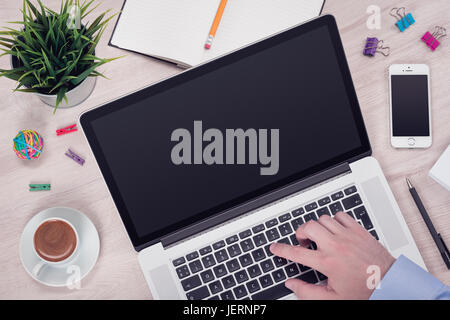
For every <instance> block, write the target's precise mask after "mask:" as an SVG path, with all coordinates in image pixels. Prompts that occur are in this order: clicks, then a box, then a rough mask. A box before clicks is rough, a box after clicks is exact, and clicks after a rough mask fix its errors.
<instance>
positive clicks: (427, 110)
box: [389, 64, 431, 148]
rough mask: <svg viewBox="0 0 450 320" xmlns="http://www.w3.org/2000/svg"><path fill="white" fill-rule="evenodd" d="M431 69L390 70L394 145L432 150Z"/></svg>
mask: <svg viewBox="0 0 450 320" xmlns="http://www.w3.org/2000/svg"><path fill="white" fill-rule="evenodd" d="M429 78H430V69H429V68H428V66H427V65H425V64H393V65H391V66H390V67H389V91H390V122H391V126H390V127H391V145H392V146H393V147H394V148H428V147H429V146H431V103H430V79H429Z"/></svg>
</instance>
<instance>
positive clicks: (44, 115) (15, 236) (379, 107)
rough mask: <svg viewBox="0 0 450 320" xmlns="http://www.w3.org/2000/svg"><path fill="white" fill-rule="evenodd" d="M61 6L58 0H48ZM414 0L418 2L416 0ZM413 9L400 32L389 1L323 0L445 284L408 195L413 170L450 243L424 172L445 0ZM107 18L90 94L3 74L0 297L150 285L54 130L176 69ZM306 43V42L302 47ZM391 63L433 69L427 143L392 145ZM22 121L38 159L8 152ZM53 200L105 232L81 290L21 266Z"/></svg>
mask: <svg viewBox="0 0 450 320" xmlns="http://www.w3.org/2000/svg"><path fill="white" fill-rule="evenodd" d="M21 3H22V2H21V1H2V2H1V3H0V25H2V26H5V25H6V22H7V21H16V20H19V19H21V14H20V12H19V9H20V8H21V6H22V4H21ZM45 3H46V4H48V5H49V6H50V7H52V8H55V9H56V8H59V3H60V0H46V1H45ZM419 3H420V4H419ZM372 4H375V5H379V6H380V7H381V9H382V11H381V16H382V20H381V23H382V25H381V30H368V29H367V27H366V19H367V17H368V15H367V14H366V9H367V7H368V6H369V5H372ZM396 4H397V5H398V6H400V5H404V6H406V7H408V10H409V11H410V12H412V13H413V15H414V17H415V19H416V24H415V25H413V26H412V27H411V28H410V29H408V30H407V31H406V32H404V33H400V32H399V31H398V30H396V27H395V26H394V25H393V22H394V20H393V18H392V17H391V16H389V15H388V12H389V10H390V5H389V4H388V1H380V0H364V1H362V0H345V1H343V0H327V1H326V4H325V7H324V13H330V14H333V15H334V16H335V17H336V19H337V22H338V26H339V28H340V32H341V36H342V40H343V43H344V46H345V50H346V53H347V58H348V61H349V64H350V69H351V72H352V76H353V81H354V83H355V86H356V91H357V94H358V98H359V102H360V104H361V108H362V112H363V115H364V119H365V122H366V126H367V130H368V132H369V136H370V140H371V143H372V147H373V151H374V156H375V157H376V158H377V159H378V161H379V162H380V164H381V166H382V168H383V170H384V173H385V175H386V177H387V179H388V181H389V183H390V186H391V188H392V190H393V192H394V195H395V197H396V198H397V201H398V203H399V205H400V208H401V209H402V212H403V214H404V216H405V219H406V221H407V223H408V226H409V228H410V229H411V232H412V234H413V236H414V239H415V241H416V243H417V245H418V247H419V250H420V252H421V254H422V256H423V258H424V260H425V263H426V265H427V267H428V269H429V271H430V272H431V273H432V274H433V275H435V276H436V277H437V278H439V279H440V280H442V281H444V282H445V283H446V284H450V271H448V270H447V268H446V267H445V265H444V263H443V261H442V259H441V256H440V255H439V253H438V250H437V249H436V246H435V244H434V242H433V240H432V238H431V236H430V234H429V232H428V230H427V228H426V226H425V224H424V222H423V221H422V218H421V216H420V214H419V212H418V211H417V209H416V207H415V205H414V202H413V200H412V198H411V196H410V195H409V192H408V190H407V187H406V184H405V180H404V178H405V176H409V177H410V178H411V179H412V181H413V183H414V184H415V185H416V187H417V189H418V191H419V193H420V195H421V196H422V198H423V201H424V203H425V206H426V207H427V209H428V211H429V214H430V216H431V218H432V220H433V222H434V224H435V226H436V227H437V229H438V231H439V232H441V233H442V235H443V238H444V239H445V241H446V242H447V243H448V244H450V193H449V192H448V191H446V190H445V189H444V188H443V187H441V186H439V185H438V184H437V183H436V182H434V181H433V180H432V179H431V178H429V177H428V175H427V174H428V171H429V170H430V168H431V167H432V165H433V163H434V162H435V161H436V160H437V159H438V157H439V155H440V154H441V153H442V152H443V151H444V149H445V148H446V147H447V145H448V144H449V143H450V129H449V122H450V107H449V106H450V95H449V94H448V89H449V87H448V84H449V82H450V74H449V72H448V71H449V67H450V59H449V47H450V40H449V39H448V38H447V39H445V40H444V41H443V42H442V45H441V47H440V48H438V49H437V50H436V51H435V52H431V51H430V50H429V49H428V48H427V47H426V46H425V45H424V44H423V43H422V42H421V41H420V37H421V36H422V35H423V34H424V33H425V31H427V30H430V29H431V28H432V27H433V26H435V25H438V24H440V25H446V26H447V28H450V25H449V20H448V12H450V2H449V1H448V0H433V1H418V0H416V1H401V0H399V1H397V3H396ZM121 5H122V0H110V1H107V2H106V3H105V4H103V5H102V6H101V8H100V9H105V8H106V9H107V8H114V9H116V10H120V8H121ZM112 29H113V23H111V24H110V26H109V28H108V30H107V32H106V33H105V35H104V36H103V39H102V40H101V43H100V44H99V47H98V49H97V53H98V55H99V56H101V57H115V56H120V55H123V54H127V57H126V58H124V59H120V60H118V61H115V62H113V63H110V64H108V65H105V66H104V67H103V68H102V70H103V71H104V73H105V74H106V75H107V76H108V77H110V78H111V80H105V79H98V82H97V86H96V88H95V91H94V92H93V94H92V96H91V97H90V98H89V99H88V100H87V101H85V102H84V103H83V104H82V105H80V106H77V107H75V108H72V109H68V110H59V111H58V112H57V113H56V115H53V114H52V109H51V108H50V107H48V106H46V105H44V104H43V103H41V102H40V100H39V99H38V98H37V97H36V96H34V95H32V94H24V93H12V92H11V91H12V90H11V89H13V87H14V83H13V82H12V81H10V80H8V79H0V96H1V101H0V124H1V125H0V230H1V232H0V252H1V255H0V299H149V298H151V295H150V292H149V290H148V288H147V285H146V283H145V280H144V277H143V275H142V272H141V270H140V268H139V265H138V261H137V255H136V252H135V251H134V249H133V247H132V246H131V243H130V241H129V240H128V237H127V234H126V232H125V229H124V227H123V226H122V223H121V220H120V217H119V215H118V213H117V211H116V209H115V207H114V205H113V202H112V200H111V198H110V196H109V194H108V191H107V188H106V185H105V183H104V182H103V179H102V178H101V175H100V171H99V170H98V169H97V167H96V165H95V164H94V159H93V156H92V154H91V153H90V152H89V148H88V146H87V144H86V142H85V140H84V137H83V136H82V134H81V133H75V134H69V135H67V136H64V137H56V135H55V130H56V129H57V128H60V127H64V126H66V125H69V124H72V123H74V122H76V121H77V118H78V115H79V114H80V113H81V112H82V111H83V110H86V109H88V108H92V107H94V106H96V105H99V104H101V103H104V102H106V101H108V100H111V99H114V98H116V97H119V96H121V95H123V94H126V93H128V92H130V91H133V90H136V89H138V88H140V87H143V86H146V85H148V84H150V83H152V82H155V81H158V80H160V79H162V78H164V77H167V76H169V75H173V74H175V73H177V72H179V71H180V69H178V68H176V67H175V66H173V65H171V64H168V63H164V62H161V61H158V60H155V59H152V58H148V57H145V56H142V55H138V54H133V53H128V52H125V51H122V50H119V49H115V48H112V47H109V46H108V45H107V42H108V39H109V36H110V34H111V32H112ZM366 36H377V37H378V38H380V39H384V40H385V41H386V43H387V44H388V45H389V46H390V47H391V55H390V56H389V57H387V58H385V57H383V56H381V55H377V56H376V57H374V58H368V57H365V56H363V55H362V53H361V52H362V48H363V46H364V41H365V37H366ZM305 50H307V48H305ZM393 63H426V64H428V65H429V66H430V69H431V84H432V88H431V93H432V99H431V101H432V114H433V119H432V120H433V145H432V147H431V148H429V149H426V150H395V149H393V148H392V147H391V146H390V143H389V111H388V110H389V107H388V66H389V65H390V64H393ZM0 68H9V57H2V58H1V59H0ZM20 129H35V130H37V131H39V133H41V134H42V135H43V136H44V138H45V145H46V147H45V152H44V153H43V155H42V157H41V159H40V160H39V161H29V162H28V161H23V160H20V159H18V158H17V157H16V156H15V155H14V152H13V151H12V139H13V137H14V136H15V135H16V134H17V131H18V130H20ZM68 147H71V148H72V149H73V150H74V151H75V152H77V153H79V154H80V155H81V156H83V157H85V158H86V164H85V165H84V167H80V166H79V165H77V164H76V163H75V162H73V161H70V160H69V159H67V158H66V156H65V155H64V152H65V151H66V150H67V148H68ZM30 182H35V183H39V182H41V183H47V182H49V183H51V184H52V191H51V192H41V193H39V192H37V193H30V192H29V191H28V184H29V183H30ZM54 206H68V207H73V208H76V209H78V210H81V211H82V212H84V213H85V214H86V215H87V216H88V217H89V218H90V219H91V220H92V221H93V222H94V224H95V226H96V227H97V229H98V231H99V234H100V239H101V251H100V257H99V260H98V262H97V265H96V266H95V268H94V269H93V270H92V271H91V273H90V274H89V275H88V276H87V277H86V278H85V279H84V280H83V281H82V283H81V289H79V290H69V289H66V288H61V289H54V288H48V287H45V286H43V285H40V284H38V283H37V282H35V281H34V280H32V279H31V278H30V277H29V275H28V274H27V273H26V272H25V270H24V268H23V267H22V265H21V262H20V259H19V239H20V236H21V233H22V230H23V228H24V227H25V224H26V223H27V221H28V220H29V219H30V218H31V217H32V216H33V215H35V214H36V213H38V212H39V211H41V210H43V209H45V208H48V207H54Z"/></svg>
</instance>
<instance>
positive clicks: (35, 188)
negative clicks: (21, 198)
mask: <svg viewBox="0 0 450 320" xmlns="http://www.w3.org/2000/svg"><path fill="white" fill-rule="evenodd" d="M29 187H30V191H50V184H30V185H29Z"/></svg>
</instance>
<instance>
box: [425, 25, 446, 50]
mask: <svg viewBox="0 0 450 320" xmlns="http://www.w3.org/2000/svg"><path fill="white" fill-rule="evenodd" d="M446 35H447V29H445V28H444V27H440V26H436V27H434V31H433V33H429V32H428V31H427V32H426V33H425V34H424V35H423V37H422V38H421V39H422V41H423V42H425V44H426V45H427V46H428V47H429V48H430V49H431V51H434V50H436V48H437V47H438V46H439V45H440V44H441V43H440V42H439V41H438V39H440V38H442V37H445V36H446Z"/></svg>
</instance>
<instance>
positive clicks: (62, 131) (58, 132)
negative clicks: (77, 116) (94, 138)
mask: <svg viewBox="0 0 450 320" xmlns="http://www.w3.org/2000/svg"><path fill="white" fill-rule="evenodd" d="M75 131H78V129H77V125H76V124H73V125H71V126H68V127H65V128H62V129H58V130H56V135H57V136H62V135H63V134H68V133H71V132H75Z"/></svg>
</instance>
